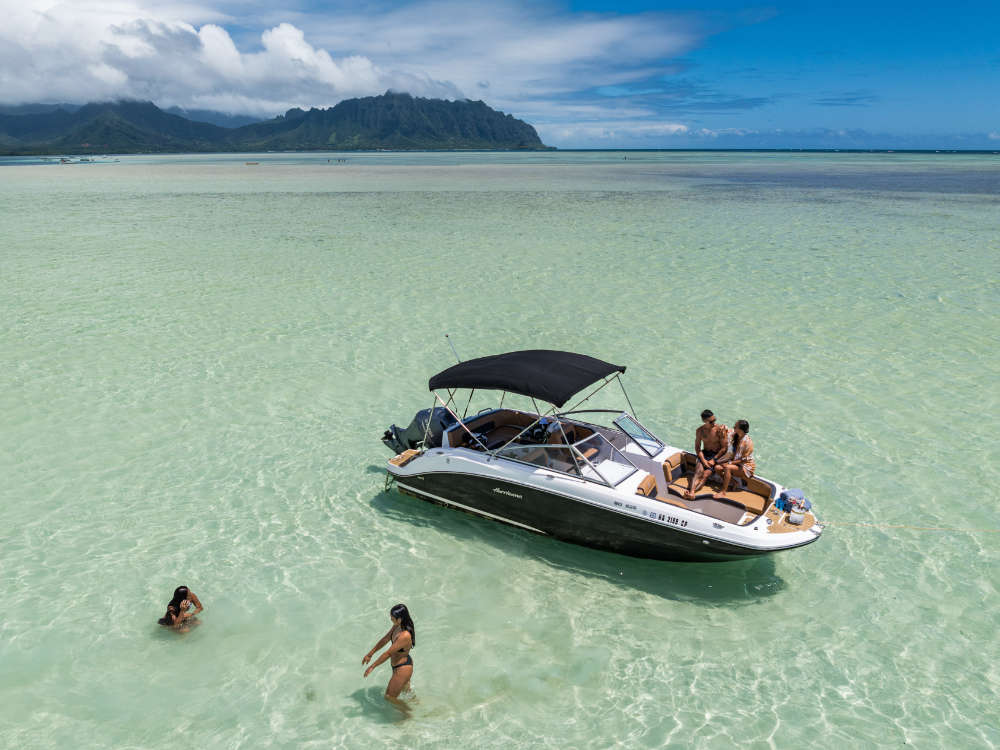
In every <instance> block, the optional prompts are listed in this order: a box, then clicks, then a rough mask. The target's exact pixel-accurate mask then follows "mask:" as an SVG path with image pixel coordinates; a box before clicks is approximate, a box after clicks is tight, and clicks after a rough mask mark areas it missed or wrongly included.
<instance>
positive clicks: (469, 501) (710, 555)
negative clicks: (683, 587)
mask: <svg viewBox="0 0 1000 750" xmlns="http://www.w3.org/2000/svg"><path fill="white" fill-rule="evenodd" d="M399 479H402V480H403V482H402V483H401V484H400V483H399V482H398V481H397V484H399V489H400V491H402V492H404V493H406V494H410V495H413V496H414V497H417V498H420V499H423V500H426V501H427V502H431V503H435V504H438V505H443V506H445V507H454V508H458V509H460V510H464V511H467V512H469V513H471V514H473V515H477V516H480V517H486V518H491V519H494V520H496V521H499V522H501V523H506V524H509V525H512V526H517V527H520V528H524V529H526V530H528V531H532V532H535V533H542V534H547V535H548V536H551V537H553V538H556V539H560V540H562V541H566V542H571V543H574V544H580V545H583V546H586V547H593V548H597V549H604V550H608V551H611V552H617V553H619V554H625V555H631V556H633V557H642V558H651V559H657V560H697V561H705V562H711V561H724V560H738V559H746V558H747V557H754V556H758V555H767V554H771V553H773V552H779V551H782V550H783V549H792V548H794V547H791V546H790V547H784V548H777V549H775V548H758V547H748V546H743V545H740V544H738V543H735V542H729V541H725V540H720V539H718V538H715V537H711V536H707V535H704V534H701V533H698V532H696V531H689V530H687V529H685V528H683V527H682V526H681V525H680V524H681V523H684V520H683V519H680V518H677V517H675V518H674V521H673V522H672V523H670V524H669V525H668V524H665V523H657V522H655V521H650V520H649V519H648V518H645V517H642V516H636V515H632V514H628V513H624V512H621V511H618V510H616V509H613V508H609V507H607V506H604V505H600V504H598V503H595V502H587V501H582V500H581V499H579V498H576V497H572V496H568V495H563V494H562V493H558V492H551V491H549V490H548V489H547V488H544V489H543V488H538V487H535V486H532V485H523V484H520V483H518V482H511V481H509V480H507V479H506V478H500V477H489V476H484V475H481V474H469V473H465V472H452V471H448V472H444V471H435V472H425V473H421V474H415V475H412V476H408V477H397V480H399ZM420 485H423V487H421V486H420ZM450 497H459V498H461V502H457V501H455V500H451V499H450ZM658 515H660V514H658ZM662 515H664V516H668V517H669V516H670V511H669V510H667V506H665V508H664V513H663V514H662ZM675 524H676V525H675ZM812 541H815V540H814V539H810V540H808V541H806V542H804V543H803V544H809V543H811V542H812ZM794 546H803V545H794Z"/></svg>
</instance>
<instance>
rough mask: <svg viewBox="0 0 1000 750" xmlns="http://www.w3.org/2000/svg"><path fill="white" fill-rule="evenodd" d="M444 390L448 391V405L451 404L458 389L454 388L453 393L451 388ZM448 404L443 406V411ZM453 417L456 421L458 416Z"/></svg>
mask: <svg viewBox="0 0 1000 750" xmlns="http://www.w3.org/2000/svg"><path fill="white" fill-rule="evenodd" d="M445 390H447V391H448V404H450V403H451V402H452V400H453V399H454V398H455V394H456V393H457V392H458V389H457V388H456V389H455V390H454V391H453V390H451V388H446V389H445ZM448 404H445V405H444V408H445V409H447V408H448ZM454 416H455V419H458V416H457V415H454ZM459 421H461V420H459Z"/></svg>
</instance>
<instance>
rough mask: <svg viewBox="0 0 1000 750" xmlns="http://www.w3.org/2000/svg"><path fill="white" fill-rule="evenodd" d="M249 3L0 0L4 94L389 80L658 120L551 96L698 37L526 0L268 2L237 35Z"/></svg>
mask: <svg viewBox="0 0 1000 750" xmlns="http://www.w3.org/2000/svg"><path fill="white" fill-rule="evenodd" d="M218 2H220V3H224V2H225V0H218ZM247 7H248V5H247V4H246V3H241V4H238V5H237V4H233V5H232V6H231V7H230V6H226V5H224V4H221V5H215V6H212V5H196V4H184V3H169V2H168V3H166V4H164V3H153V2H147V1H146V0H108V2H88V1H87V0H83V1H76V0H74V1H73V2H58V1H53V0H20V1H18V2H12V0H0V12H3V14H4V17H5V23H4V24H3V26H0V97H2V99H3V101H5V102H9V103H17V102H27V101H75V102H83V101H94V100H101V99H111V98H121V97H134V98H142V99H151V100H153V101H155V102H156V103H157V104H160V105H163V106H170V105H174V104H176V105H180V106H182V107H198V108H205V107H209V108H217V109H222V110H224V111H230V112H246V113H252V114H257V115H272V114H275V113H276V112H279V111H282V110H284V109H287V108H288V107H292V106H331V105H333V104H335V103H336V102H338V101H340V100H341V99H344V98H349V97H353V96H365V95H371V94H378V93H381V92H383V91H385V90H386V89H393V90H397V91H408V92H410V93H412V94H415V95H418V96H432V97H442V98H462V97H466V96H467V97H469V98H473V99H478V98H484V99H486V100H487V102H488V103H489V104H490V105H491V106H494V107H497V108H499V109H503V110H504V111H507V112H511V113H513V114H515V115H516V116H520V117H531V116H532V114H541V115H543V116H548V117H551V118H553V119H556V118H558V119H562V120H563V121H564V122H565V120H566V119H569V118H581V119H588V120H592V119H599V118H602V117H603V118H608V117H616V118H617V117H622V116H632V117H641V116H643V114H651V113H643V114H640V112H639V111H638V110H636V109H635V108H630V110H631V111H630V112H628V113H625V112H622V113H613V112H612V110H611V107H613V106H614V105H612V104H610V103H608V104H603V103H601V104H590V105H585V108H586V107H589V111H587V112H584V111H583V110H578V111H576V112H574V111H573V109H572V107H567V106H565V105H563V104H557V103H555V99H556V98H559V97H562V98H565V96H567V95H572V94H573V93H575V92H580V91H583V90H587V89H589V88H593V87H597V86H608V85H617V84H623V83H628V82H630V81H635V80H640V79H642V78H646V77H649V76H653V75H658V74H663V73H665V72H666V70H667V68H666V67H665V66H664V65H663V61H664V60H665V59H667V58H670V57H674V56H677V55H680V54H683V53H685V52H686V51H688V50H690V49H691V48H692V47H693V46H694V45H695V44H696V43H697V41H698V40H699V34H698V32H697V31H696V30H694V29H693V28H691V27H690V24H687V23H682V22H680V21H678V20H676V19H674V18H672V17H670V16H667V15H664V14H660V13H645V14H633V15H619V14H574V15H569V14H568V13H567V12H566V11H565V10H563V9H562V6H556V5H546V4H531V3H521V2H517V1H516V0H500V1H499V2H497V3H493V4H489V5H487V4H474V5H473V4H468V3H464V2H457V1H456V0H418V2H416V3H411V4H408V5H403V6H400V7H396V8H389V9H385V8H383V9H382V10H381V11H380V12H371V11H366V12H365V13H362V12H358V11H354V10H350V9H342V8H341V9H338V8H336V7H334V8H332V9H329V10H324V11H322V12H321V13H316V14H303V13H297V12H295V11H288V12H285V11H280V10H270V9H268V10H265V9H263V8H261V9H260V10H261V12H267V13H269V14H270V15H269V17H268V21H267V23H266V24H262V23H260V21H259V20H256V19H251V18H247V17H246V16H245V15H244V16H243V17H241V18H240V19H239V26H242V27H250V28H253V27H254V26H256V27H257V28H258V32H256V33H254V34H250V35H248V36H245V37H244V36H241V37H240V38H239V39H238V40H234V39H233V37H232V36H231V34H230V32H229V31H227V28H226V27H227V26H228V27H229V28H236V24H235V23H234V20H235V19H234V18H233V15H232V14H235V12H237V10H238V11H239V12H240V13H242V14H245V13H246V12H247V11H246V8H247ZM249 7H251V8H252V7H253V5H252V4H251V5H250V6H249ZM241 48H242V49H241ZM580 127H589V128H596V129H600V128H602V127H603V126H602V125H601V124H600V123H598V122H590V123H585V124H584V123H581V125H580ZM650 127H654V128H655V127H663V126H657V125H655V124H651V125H650ZM651 132H652V131H651Z"/></svg>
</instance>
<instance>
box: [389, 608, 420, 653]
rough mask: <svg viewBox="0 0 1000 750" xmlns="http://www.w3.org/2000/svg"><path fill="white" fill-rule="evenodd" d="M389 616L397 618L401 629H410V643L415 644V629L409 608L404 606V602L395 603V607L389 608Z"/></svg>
mask: <svg viewBox="0 0 1000 750" xmlns="http://www.w3.org/2000/svg"><path fill="white" fill-rule="evenodd" d="M389 616H390V617H394V618H396V619H397V620H399V622H400V624H401V625H402V627H403V630H409V631H410V645H412V646H416V645H417V630H416V628H414V626H413V618H412V617H410V610H408V609H407V608H406V605H405V604H397V605H396V606H395V607H393V608H392V609H390V610H389Z"/></svg>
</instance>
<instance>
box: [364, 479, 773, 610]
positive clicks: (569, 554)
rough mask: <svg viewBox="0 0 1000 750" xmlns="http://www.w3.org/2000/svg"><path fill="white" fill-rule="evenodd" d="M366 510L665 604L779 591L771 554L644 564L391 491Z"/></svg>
mask: <svg viewBox="0 0 1000 750" xmlns="http://www.w3.org/2000/svg"><path fill="white" fill-rule="evenodd" d="M372 468H374V467H369V469H368V470H369V471H370V470H371V469H372ZM371 505H372V507H373V508H375V509H377V510H378V511H379V512H381V513H383V514H384V515H385V516H387V517H388V518H391V519H393V520H395V521H399V522H402V523H407V524H410V525H411V526H415V527H428V526H433V527H434V528H435V529H438V530H440V531H442V532H444V533H445V534H448V535H449V536H452V537H454V538H455V540H456V541H457V542H461V541H466V540H468V538H469V537H475V538H476V540H477V541H480V542H483V543H485V544H488V545H492V546H494V547H497V548H498V549H502V550H504V551H508V552H513V553H514V554H517V555H522V556H526V557H531V558H533V559H535V560H540V561H542V562H544V563H546V564H547V565H549V566H551V567H553V568H557V569H559V570H563V571H566V572H568V573H572V574H575V575H581V576H589V577H594V578H601V579H603V580H605V581H606V582H608V583H610V584H612V585H614V586H618V587H626V588H632V589H637V590H639V591H643V592H645V593H647V594H652V595H654V596H659V597H663V598H665V599H675V600H678V601H698V602H702V603H705V604H719V605H722V604H729V605H738V604H748V603H753V602H754V601H756V600H757V599H760V598H762V597H768V596H774V595H776V594H778V593H780V592H781V591H782V590H783V589H784V582H783V581H782V580H781V578H780V576H778V575H777V573H776V572H775V565H774V558H773V556H770V555H769V556H765V557H756V558H750V559H747V560H736V561H732V562H713V563H678V562H663V561H659V560H644V559H641V558H636V557H628V556H626V555H619V554H615V553H613V552H606V551H604V550H596V549H589V548H586V547H581V546H580V545H576V544H570V543H568V542H562V541H559V540H558V539H552V538H550V537H545V536H542V535H540V534H534V533H532V532H530V531H527V530H525V529H518V528H515V527H512V526H509V525H507V524H502V523H500V522H498V521H491V520H489V519H484V518H479V517H477V516H474V515H473V514H470V513H464V512H462V511H458V510H454V509H452V508H443V507H441V506H438V505H434V504H433V503H428V502H425V501H423V500H419V499H417V498H412V497H410V496H408V495H404V494H402V493H399V492H396V491H388V492H380V493H378V494H377V495H375V496H374V497H373V498H372V500H371Z"/></svg>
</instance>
